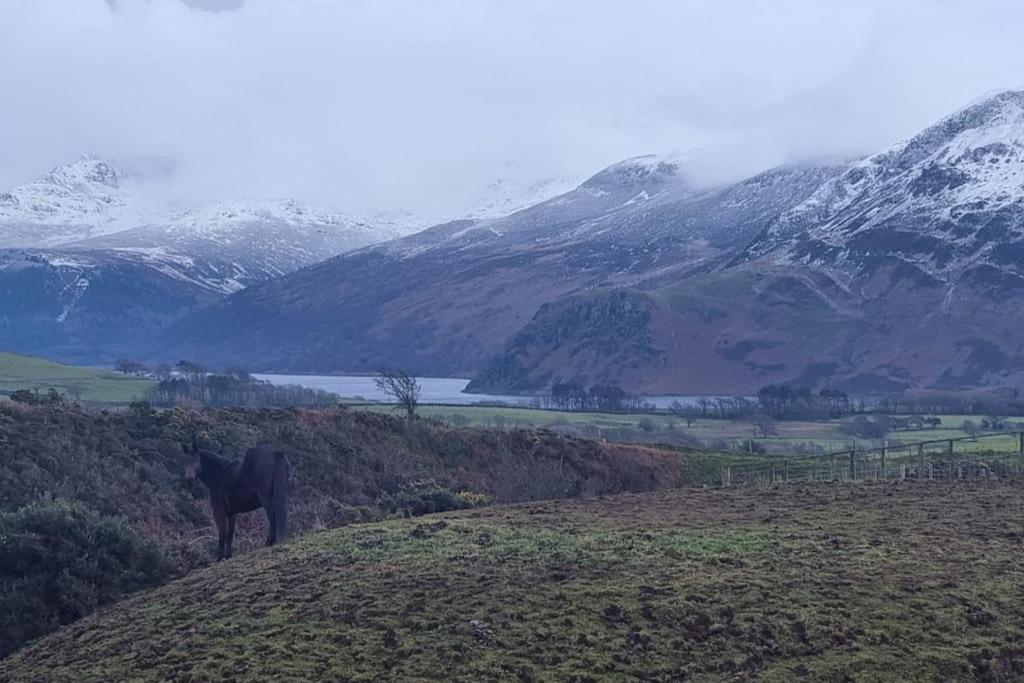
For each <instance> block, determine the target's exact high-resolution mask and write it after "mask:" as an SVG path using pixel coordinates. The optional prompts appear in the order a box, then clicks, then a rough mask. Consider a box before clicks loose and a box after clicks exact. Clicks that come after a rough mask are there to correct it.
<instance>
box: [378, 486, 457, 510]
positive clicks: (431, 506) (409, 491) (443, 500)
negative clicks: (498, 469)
mask: <svg viewBox="0 0 1024 683" xmlns="http://www.w3.org/2000/svg"><path fill="white" fill-rule="evenodd" d="M379 504H380V506H381V507H382V508H384V509H385V510H387V511H388V512H390V513H392V514H400V515H403V516H405V517H419V516H420V515H429V514H433V513H435V512H448V511H450V510H462V509H464V508H469V507H473V505H472V504H471V503H470V502H469V501H468V500H467V499H466V498H465V497H460V496H459V495H457V494H455V493H454V492H452V491H451V490H450V489H447V488H445V487H444V486H440V485H438V484H437V483H436V482H433V481H418V482H413V483H411V484H409V485H408V486H404V487H402V488H401V489H399V490H398V491H396V492H394V493H385V494H384V495H382V496H381V497H380V500H379Z"/></svg>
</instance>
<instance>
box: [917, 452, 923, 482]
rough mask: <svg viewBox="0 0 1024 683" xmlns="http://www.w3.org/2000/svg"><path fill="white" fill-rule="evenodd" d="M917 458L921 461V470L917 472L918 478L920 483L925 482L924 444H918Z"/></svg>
mask: <svg viewBox="0 0 1024 683" xmlns="http://www.w3.org/2000/svg"><path fill="white" fill-rule="evenodd" d="M917 457H918V458H919V459H920V461H921V465H920V467H921V469H919V470H918V471H917V478H918V480H919V481H924V444H923V443H919V444H917Z"/></svg>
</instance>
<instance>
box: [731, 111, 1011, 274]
mask: <svg viewBox="0 0 1024 683" xmlns="http://www.w3.org/2000/svg"><path fill="white" fill-rule="evenodd" d="M770 252H774V253H775V256H774V257H773V258H775V260H777V261H778V262H781V263H794V262H799V263H820V264H830V265H833V266H837V267H839V268H840V269H843V270H847V271H850V272H856V271H858V270H863V269H865V268H871V267H873V266H877V264H878V263H879V262H880V259H886V260H890V261H891V260H892V259H898V260H901V261H903V262H906V263H910V264H913V265H914V266H915V267H917V268H920V269H921V270H923V271H924V272H926V273H928V274H929V275H932V276H936V277H940V278H943V279H946V278H948V277H951V276H954V275H955V274H957V273H961V272H964V271H965V270H967V269H970V268H972V267H977V266H979V265H990V266H994V267H1000V268H1007V267H1008V268H1011V269H1013V270H1017V271H1020V268H1019V267H1018V266H1020V265H1021V261H1020V258H1021V255H1022V254H1024V91H1006V92H1001V93H997V94H994V95H990V96H987V97H985V98H982V99H980V100H977V101H975V102H973V103H971V104H969V105H968V106H966V107H964V108H963V109H961V110H960V111H957V112H955V113H954V114H952V115H950V116H948V117H946V118H944V119H942V120H941V121H939V122H938V123H936V124H935V125H933V126H930V127H928V128H926V129H925V130H923V131H922V132H921V133H919V134H917V135H915V136H913V137H911V138H909V139H907V140H904V141H902V142H900V143H897V144H896V145H893V146H892V147H891V148H889V149H888V150H886V151H884V152H882V153H880V154H877V155H875V156H872V157H870V158H867V159H865V160H863V161H860V162H858V163H855V164H852V165H851V166H850V167H849V169H848V170H846V172H845V173H843V174H841V175H839V176H837V177H836V178H834V179H833V180H831V181H829V182H828V183H825V184H824V185H823V186H822V187H821V188H820V189H819V190H818V191H817V192H815V193H814V194H813V195H812V196H811V197H809V198H808V199H807V200H806V201H804V202H802V203H801V204H799V205H797V206H796V207H794V208H793V209H791V210H790V211H788V212H786V213H785V214H783V216H782V217H781V218H780V220H779V221H778V222H777V223H776V224H775V225H773V226H772V228H771V229H770V230H769V231H767V232H766V234H765V237H764V239H763V240H762V241H761V242H760V243H759V244H758V245H756V246H755V247H754V248H753V249H752V250H751V254H752V255H755V256H756V255H764V254H768V253H770Z"/></svg>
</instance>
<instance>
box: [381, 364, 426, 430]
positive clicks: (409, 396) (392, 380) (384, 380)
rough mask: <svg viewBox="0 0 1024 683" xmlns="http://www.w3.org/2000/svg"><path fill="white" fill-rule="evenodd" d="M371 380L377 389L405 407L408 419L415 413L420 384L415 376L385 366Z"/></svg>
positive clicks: (418, 399) (418, 400)
mask: <svg viewBox="0 0 1024 683" xmlns="http://www.w3.org/2000/svg"><path fill="white" fill-rule="evenodd" d="M373 381H374V383H375V384H376V385H377V388H378V389H380V390H381V391H383V392H384V393H385V394H387V395H388V396H391V397H392V398H394V399H395V400H396V401H398V403H399V405H401V406H402V407H403V408H405V412H406V413H407V414H408V416H409V418H410V419H411V418H412V417H413V416H414V415H415V414H416V406H417V405H418V404H419V402H420V385H419V383H418V382H417V381H416V378H415V377H411V376H410V375H409V373H407V372H404V371H402V370H390V369H387V368H385V369H384V370H381V371H380V375H378V376H377V377H375V378H374V380H373Z"/></svg>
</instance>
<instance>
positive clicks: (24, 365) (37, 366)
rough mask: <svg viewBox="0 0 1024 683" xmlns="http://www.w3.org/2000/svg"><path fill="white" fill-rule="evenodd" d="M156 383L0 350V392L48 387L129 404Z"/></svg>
mask: <svg viewBox="0 0 1024 683" xmlns="http://www.w3.org/2000/svg"><path fill="white" fill-rule="evenodd" d="M154 384H155V382H153V381H152V380H148V379H141V378H139V377H130V376H126V375H119V374H117V373H114V372H109V371H106V370H96V369H93V368H80V367H75V366H73V365H63V364H61V363H54V362H53V361H48V360H45V359H42V358H36V357H34V356H23V355H21V354H17V353H5V352H0V394H9V393H11V392H12V391H17V390H18V389H28V390H39V391H41V392H45V391H47V390H49V389H50V388H53V389H56V390H57V391H59V392H61V393H64V394H67V395H68V396H71V397H73V398H77V399H80V400H82V401H91V402H95V403H128V402H129V401H134V400H137V399H140V398H143V397H144V396H145V394H146V392H147V391H148V390H149V389H150V388H151V387H152V386H154Z"/></svg>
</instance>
